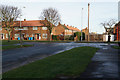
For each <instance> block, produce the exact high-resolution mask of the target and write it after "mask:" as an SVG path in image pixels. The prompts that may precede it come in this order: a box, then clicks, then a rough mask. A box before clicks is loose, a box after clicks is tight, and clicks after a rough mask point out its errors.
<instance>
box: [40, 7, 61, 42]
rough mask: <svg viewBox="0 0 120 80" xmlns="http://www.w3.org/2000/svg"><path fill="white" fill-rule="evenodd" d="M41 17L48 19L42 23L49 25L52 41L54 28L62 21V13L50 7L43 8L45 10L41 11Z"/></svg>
mask: <svg viewBox="0 0 120 80" xmlns="http://www.w3.org/2000/svg"><path fill="white" fill-rule="evenodd" d="M40 19H42V20H46V21H43V22H42V23H43V24H44V25H45V26H47V28H48V30H49V32H50V41H51V33H52V28H53V27H54V26H56V25H58V23H59V22H60V21H61V19H60V15H59V13H58V11H57V10H56V9H54V8H48V9H44V10H43V12H42V13H41V16H40Z"/></svg>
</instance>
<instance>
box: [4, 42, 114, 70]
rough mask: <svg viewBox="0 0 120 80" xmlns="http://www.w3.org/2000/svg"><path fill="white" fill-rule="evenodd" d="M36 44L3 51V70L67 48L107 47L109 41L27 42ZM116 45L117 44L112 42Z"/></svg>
mask: <svg viewBox="0 0 120 80" xmlns="http://www.w3.org/2000/svg"><path fill="white" fill-rule="evenodd" d="M25 44H34V46H33V47H25V48H17V49H11V50H5V51H2V71H3V72H6V71H9V70H11V69H14V68H17V67H19V66H22V65H24V64H28V63H30V62H33V61H36V60H39V59H42V58H45V57H47V56H51V55H54V54H57V53H60V52H63V51H65V50H69V49H72V48H75V47H80V46H93V47H98V48H101V49H105V48H107V45H108V44H107V43H40V42H25ZM111 45H115V44H111Z"/></svg>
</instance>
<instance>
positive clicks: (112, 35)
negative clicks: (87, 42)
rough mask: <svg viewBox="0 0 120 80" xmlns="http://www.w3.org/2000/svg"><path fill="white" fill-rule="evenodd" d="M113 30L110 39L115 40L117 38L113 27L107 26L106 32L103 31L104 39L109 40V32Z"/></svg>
mask: <svg viewBox="0 0 120 80" xmlns="http://www.w3.org/2000/svg"><path fill="white" fill-rule="evenodd" d="M110 30H111V33H110V41H114V40H115V35H114V33H113V28H106V32H105V33H103V41H108V32H109V31H110Z"/></svg>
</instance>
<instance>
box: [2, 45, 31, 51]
mask: <svg viewBox="0 0 120 80" xmlns="http://www.w3.org/2000/svg"><path fill="white" fill-rule="evenodd" d="M31 46H33V45H23V47H31ZM15 48H22V47H21V46H20V45H8V46H2V50H8V49H15Z"/></svg>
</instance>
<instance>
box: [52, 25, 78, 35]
mask: <svg viewBox="0 0 120 80" xmlns="http://www.w3.org/2000/svg"><path fill="white" fill-rule="evenodd" d="M75 32H80V30H79V29H78V28H75V27H72V26H68V25H65V24H64V25H62V24H60V23H59V24H58V26H56V27H53V29H52V34H53V35H73V34H74V33H75Z"/></svg>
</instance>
